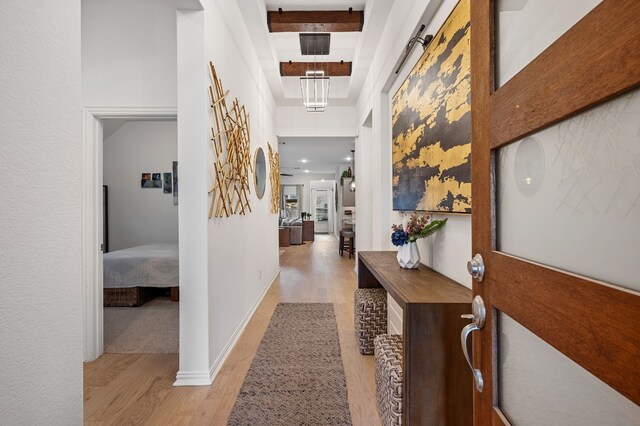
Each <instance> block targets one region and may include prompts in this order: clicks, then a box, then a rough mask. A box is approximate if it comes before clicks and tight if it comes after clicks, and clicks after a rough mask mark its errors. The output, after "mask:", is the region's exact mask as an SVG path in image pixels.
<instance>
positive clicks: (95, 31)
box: [82, 0, 177, 107]
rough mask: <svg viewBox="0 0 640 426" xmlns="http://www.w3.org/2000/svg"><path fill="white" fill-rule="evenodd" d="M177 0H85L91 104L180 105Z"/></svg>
mask: <svg viewBox="0 0 640 426" xmlns="http://www.w3.org/2000/svg"><path fill="white" fill-rule="evenodd" d="M176 52H177V47H176V6H175V0H135V1H131V0H109V1H104V0H82V100H83V104H84V105H85V106H100V107H104V106H136V107H140V106H162V107H175V106H176V102H177V101H176V68H177V67H176V61H177V53H176Z"/></svg>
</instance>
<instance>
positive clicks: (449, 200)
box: [391, 0, 471, 213]
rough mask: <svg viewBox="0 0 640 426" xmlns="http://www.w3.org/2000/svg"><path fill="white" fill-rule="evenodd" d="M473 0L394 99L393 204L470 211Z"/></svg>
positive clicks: (465, 0) (461, 6) (464, 3)
mask: <svg viewBox="0 0 640 426" xmlns="http://www.w3.org/2000/svg"><path fill="white" fill-rule="evenodd" d="M469 21H470V9H469V0H461V1H460V2H459V3H458V5H457V6H456V7H455V9H454V10H453V12H452V13H451V15H449V17H448V18H447V20H446V21H445V23H444V24H443V25H442V27H441V28H440V30H439V31H438V33H437V34H436V35H435V36H434V38H433V41H432V42H431V43H430V44H429V46H428V47H427V49H426V50H425V52H424V54H423V55H422V57H421V58H420V60H419V61H418V63H417V64H416V66H415V67H414V68H413V70H412V71H411V73H410V74H409V76H408V77H407V79H406V80H405V81H404V82H403V83H402V85H401V86H400V88H399V89H398V91H397V92H396V94H395V95H394V97H393V102H392V106H391V108H392V112H391V119H392V126H393V130H392V136H393V145H392V161H393V209H394V210H403V211H413V210H424V211H432V212H452V213H471V60H470V56H471V55H470V46H469V39H470V22H469Z"/></svg>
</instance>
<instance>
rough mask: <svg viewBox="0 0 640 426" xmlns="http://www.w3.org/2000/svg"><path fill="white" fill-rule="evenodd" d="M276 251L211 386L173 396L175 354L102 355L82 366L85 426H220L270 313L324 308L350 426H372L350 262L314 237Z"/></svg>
mask: <svg viewBox="0 0 640 426" xmlns="http://www.w3.org/2000/svg"><path fill="white" fill-rule="evenodd" d="M283 250H284V252H283V253H282V254H281V256H280V265H281V268H282V271H281V273H280V276H279V277H278V278H277V279H276V280H275V282H274V283H273V285H272V287H271V288H270V289H269V291H268V293H267V295H266V296H265V297H264V299H263V301H262V303H261V304H260V306H259V307H258V309H257V310H256V312H255V314H254V315H253V317H252V319H251V321H250V322H249V324H248V325H247V328H246V329H245V331H244V333H243V334H242V336H241V337H240V339H239V341H238V343H237V344H236V345H235V347H234V349H233V350H232V352H231V354H230V355H229V357H228V358H227V361H226V362H225V363H224V365H223V366H222V369H221V370H220V372H219V374H218V376H217V377H216V379H215V381H214V382H213V384H212V385H211V386H207V387H179V388H174V387H173V386H172V384H173V381H174V379H175V372H176V371H177V368H178V356H177V355H176V354H121V355H120V354H105V355H103V356H101V357H100V358H99V359H98V360H96V361H94V362H91V363H87V364H85V368H84V419H85V423H86V424H92V423H98V422H100V423H102V422H104V423H106V424H122V423H137V424H139V423H144V424H215V425H224V424H226V420H227V417H228V416H229V413H230V412H231V409H232V407H233V404H234V402H235V398H236V395H237V393H238V391H239V390H240V386H241V385H242V381H243V380H244V377H245V375H246V373H247V370H248V369H249V366H250V365H251V361H252V359H253V357H254V355H255V352H256V350H257V348H258V344H259V343H260V340H261V339H262V336H263V334H264V332H265V330H266V328H267V326H268V324H269V320H270V318H271V315H272V314H273V311H274V309H275V307H276V305H277V304H278V303H280V302H303V303H304V302H331V303H333V304H334V308H335V313H336V319H337V322H338V330H339V335H340V347H341V351H342V360H343V363H344V369H345V375H346V380H347V388H348V394H349V406H350V409H351V416H352V419H353V424H354V425H376V424H379V423H380V420H379V418H378V414H377V412H376V405H375V383H374V359H373V357H372V356H362V355H360V354H359V352H358V348H357V344H356V340H355V337H354V329H353V291H354V290H355V288H356V286H357V283H356V278H357V277H356V274H355V272H354V269H353V268H354V260H353V259H348V256H347V255H346V254H345V255H344V256H343V257H340V256H339V255H338V243H337V241H336V239H335V237H333V236H332V235H316V240H315V242H313V243H309V242H308V243H306V244H305V245H301V246H290V247H287V248H284V249H283Z"/></svg>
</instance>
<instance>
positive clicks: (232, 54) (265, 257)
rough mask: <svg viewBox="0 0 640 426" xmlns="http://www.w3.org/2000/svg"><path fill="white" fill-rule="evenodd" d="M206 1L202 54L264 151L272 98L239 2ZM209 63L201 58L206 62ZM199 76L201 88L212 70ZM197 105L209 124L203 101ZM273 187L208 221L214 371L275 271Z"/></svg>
mask: <svg viewBox="0 0 640 426" xmlns="http://www.w3.org/2000/svg"><path fill="white" fill-rule="evenodd" d="M203 4H204V7H205V10H204V40H205V49H204V52H205V58H206V61H209V60H210V61H212V62H213V63H214V65H215V66H216V70H217V73H218V76H219V78H221V79H222V83H223V85H224V89H225V90H229V91H230V96H232V97H234V98H235V97H237V98H238V99H239V100H240V102H241V103H242V104H243V105H245V107H246V109H247V111H248V112H249V114H250V117H251V125H250V128H251V150H252V153H253V150H255V149H256V148H257V147H258V146H260V147H262V148H263V149H264V150H265V152H268V150H267V142H269V143H270V144H271V145H272V146H273V148H275V149H277V147H278V140H277V137H276V132H275V104H274V100H273V97H272V95H271V92H270V89H269V86H268V84H267V81H266V79H265V76H264V72H263V71H262V68H261V65H260V61H259V60H258V57H257V54H256V51H255V48H254V46H253V42H252V40H251V34H252V33H251V32H250V31H249V30H248V29H247V28H246V26H245V24H244V21H243V20H242V17H241V15H240V11H239V8H238V5H237V3H236V2H230V1H228V0H207V1H203ZM231 58H233V60H231ZM207 65H208V62H205V63H202V64H201V66H202V67H203V68H204V69H206V68H205V67H206V66H207ZM202 83H203V84H202V85H201V87H202V91H203V93H204V89H205V87H206V85H208V84H210V80H209V77H208V76H207V77H206V78H205V81H204V82H202ZM199 107H200V108H201V109H200V111H202V112H203V113H205V114H207V115H206V117H207V122H208V124H209V126H211V123H212V120H213V116H212V115H210V108H209V105H208V103H207V102H205V103H202V104H201V105H199ZM204 130H206V129H204ZM194 143H200V144H203V146H208V144H209V137H208V136H207V134H206V133H203V138H202V139H201V140H200V141H194ZM210 155H211V154H210ZM208 164H211V163H210V162H209V163H208ZM208 170H209V169H208V165H207V171H208ZM210 179H211V177H210ZM250 181H253V177H251V178H250ZM210 184H211V180H210ZM270 189H271V188H270V186H269V185H268V186H267V189H266V194H265V196H264V197H263V198H262V199H261V200H259V199H258V198H257V197H256V195H255V191H254V189H253V187H252V188H251V195H250V199H251V209H252V212H251V213H249V214H247V215H234V216H231V217H229V218H219V219H212V220H210V221H209V222H208V239H209V243H208V267H209V295H208V300H209V329H210V330H209V336H210V340H209V351H210V361H211V368H212V372H213V374H214V375H215V373H216V371H217V369H218V368H219V366H220V364H221V362H222V361H223V360H224V358H225V357H226V355H227V354H228V351H229V350H230V349H231V347H232V345H233V343H234V342H235V340H236V339H237V338H238V337H239V335H240V333H241V332H242V329H243V328H244V326H245V325H246V322H247V321H248V320H249V318H250V316H251V315H252V313H253V311H254V309H255V308H256V307H257V304H258V303H259V301H260V300H261V297H262V296H263V295H264V293H265V292H266V290H267V289H268V287H269V285H270V283H271V282H272V280H273V279H274V277H275V275H276V273H277V272H278V271H279V266H278V263H279V260H278V253H279V252H278V236H277V232H278V230H277V229H278V215H277V214H272V213H270V211H269V205H270V195H269V194H270ZM206 213H207V212H206V211H204V212H202V214H206Z"/></svg>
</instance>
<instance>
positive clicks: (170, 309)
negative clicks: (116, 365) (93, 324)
mask: <svg viewBox="0 0 640 426" xmlns="http://www.w3.org/2000/svg"><path fill="white" fill-rule="evenodd" d="M179 306H180V304H179V303H177V302H172V301H171V300H170V299H169V298H165V297H158V298H156V299H153V300H151V301H150V302H147V303H146V304H144V305H142V306H140V307H137V308H104V351H105V353H177V352H178V331H179V326H178V324H179V323H178V321H179V312H180V311H179Z"/></svg>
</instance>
